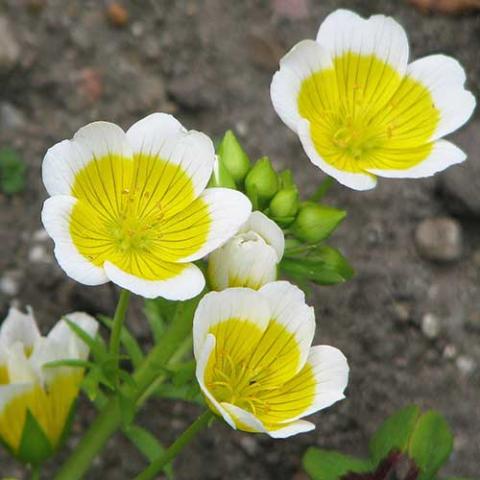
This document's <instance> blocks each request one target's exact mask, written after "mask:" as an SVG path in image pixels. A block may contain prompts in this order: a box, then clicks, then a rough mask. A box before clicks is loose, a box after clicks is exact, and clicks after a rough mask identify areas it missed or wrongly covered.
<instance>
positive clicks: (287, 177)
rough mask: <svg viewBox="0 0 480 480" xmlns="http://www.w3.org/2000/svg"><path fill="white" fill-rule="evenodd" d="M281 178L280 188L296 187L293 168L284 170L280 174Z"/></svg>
mask: <svg viewBox="0 0 480 480" xmlns="http://www.w3.org/2000/svg"><path fill="white" fill-rule="evenodd" d="M278 177H279V179H280V188H288V187H295V186H296V185H295V180H294V179H293V173H292V171H291V170H284V171H283V172H281V173H280V174H279V175H278Z"/></svg>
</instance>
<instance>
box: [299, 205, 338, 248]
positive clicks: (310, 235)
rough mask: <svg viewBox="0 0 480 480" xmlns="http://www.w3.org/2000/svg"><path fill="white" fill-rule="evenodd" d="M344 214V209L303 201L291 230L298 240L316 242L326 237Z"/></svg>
mask: <svg viewBox="0 0 480 480" xmlns="http://www.w3.org/2000/svg"><path fill="white" fill-rule="evenodd" d="M345 215H346V212H345V211H344V210H338V209H336V208H332V207H327V206H326V205H318V204H316V203H312V202H305V203H304V204H303V205H302V206H301V207H300V211H299V212H298V215H297V218H296V219H295V221H294V222H293V224H292V226H291V231H292V233H293V234H294V235H295V236H296V237H297V238H299V239H300V240H303V241H305V242H309V243H316V242H319V241H321V240H324V239H325V238H327V237H328V236H329V235H330V234H331V233H332V232H333V230H335V228H336V227H337V225H338V224H339V223H340V222H341V221H342V220H343V219H344V218H345Z"/></svg>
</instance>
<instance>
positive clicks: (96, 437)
mask: <svg viewBox="0 0 480 480" xmlns="http://www.w3.org/2000/svg"><path fill="white" fill-rule="evenodd" d="M198 301H199V300H198V298H194V299H191V300H188V301H185V302H183V303H181V304H180V305H179V306H178V307H177V310H176V312H175V316H174V318H172V320H171V322H170V324H169V327H168V329H167V330H166V331H165V334H164V336H163V337H162V339H161V340H160V342H159V343H158V344H157V345H156V346H155V347H154V348H153V349H152V350H151V351H150V353H149V354H148V356H147V358H145V360H144V362H143V364H142V365H140V367H139V368H138V369H137V371H136V372H135V373H134V382H133V383H134V386H133V385H123V386H122V388H121V389H120V395H122V396H123V397H124V398H126V399H127V400H128V401H131V402H134V403H136V404H137V406H139V405H141V404H142V403H143V402H144V401H145V400H146V399H147V397H148V396H149V395H150V394H152V393H153V392H154V391H155V389H150V386H151V385H152V384H153V383H154V382H156V380H157V379H158V377H159V375H161V374H162V372H163V370H164V367H165V366H166V365H167V363H168V362H169V361H170V359H171V358H172V357H173V356H174V355H175V354H176V352H177V350H178V349H179V348H180V349H181V348H182V347H183V342H184V340H185V338H187V337H188V336H189V335H190V333H191V331H192V320H193V313H194V312H195V309H196V306H197V304H198ZM149 389H150V390H149ZM147 393H148V395H147ZM121 425H122V410H121V406H120V398H119V396H117V395H116V396H113V397H112V398H110V400H109V401H108V402H107V403H106V404H105V406H104V407H103V408H102V409H101V411H100V413H99V414H98V416H97V418H96V419H95V420H94V422H93V423H92V425H91V426H90V428H89V429H88V430H87V432H86V434H85V435H84V436H83V437H82V439H81V440H80V443H79V444H78V445H77V447H76V449H75V451H74V452H73V453H72V454H71V456H70V457H69V458H68V459H67V461H66V462H65V463H64V464H63V466H62V467H61V469H60V470H59V472H58V473H57V474H56V476H55V477H54V479H55V480H80V479H82V478H83V476H84V474H85V473H86V472H87V471H88V469H89V467H90V464H91V463H92V461H93V459H94V458H95V457H96V455H97V454H98V453H99V452H100V451H101V450H102V449H103V448H104V446H105V444H106V443H107V441H108V439H109V438H110V437H111V436H112V435H113V434H114V433H115V432H116V431H117V430H118V429H119V428H120V427H121Z"/></svg>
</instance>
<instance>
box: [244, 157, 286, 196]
mask: <svg viewBox="0 0 480 480" xmlns="http://www.w3.org/2000/svg"><path fill="white" fill-rule="evenodd" d="M245 189H246V192H247V195H248V196H249V197H250V199H251V200H252V201H253V203H254V204H255V203H259V204H265V203H267V202H269V201H270V200H271V198H272V197H273V196H274V195H275V194H276V193H277V190H278V176H277V172H275V170H274V169H273V167H272V164H271V162H270V159H269V158H268V157H262V158H261V159H260V160H258V161H257V163H256V164H255V165H254V167H253V168H252V169H251V170H250V172H248V175H247V178H246V179H245Z"/></svg>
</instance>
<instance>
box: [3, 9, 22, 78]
mask: <svg viewBox="0 0 480 480" xmlns="http://www.w3.org/2000/svg"><path fill="white" fill-rule="evenodd" d="M19 58H20V46H19V45H18V43H17V40H16V39H15V37H14V35H13V31H12V29H11V26H10V23H9V21H8V20H7V19H6V18H4V17H0V73H5V72H8V71H10V70H11V69H12V68H13V67H15V66H16V65H17V63H18V61H19Z"/></svg>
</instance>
